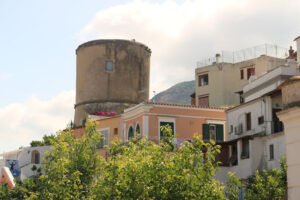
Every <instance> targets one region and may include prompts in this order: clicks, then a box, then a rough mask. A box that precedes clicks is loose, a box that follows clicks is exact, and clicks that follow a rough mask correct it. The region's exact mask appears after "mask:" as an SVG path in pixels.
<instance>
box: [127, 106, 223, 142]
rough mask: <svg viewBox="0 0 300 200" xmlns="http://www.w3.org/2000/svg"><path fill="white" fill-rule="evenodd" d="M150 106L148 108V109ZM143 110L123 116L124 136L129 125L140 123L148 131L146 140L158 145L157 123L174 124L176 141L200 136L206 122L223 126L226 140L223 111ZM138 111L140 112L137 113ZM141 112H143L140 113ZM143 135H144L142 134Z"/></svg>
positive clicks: (189, 109) (179, 107)
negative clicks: (167, 122)
mask: <svg viewBox="0 0 300 200" xmlns="http://www.w3.org/2000/svg"><path fill="white" fill-rule="evenodd" d="M149 106H150V107H149ZM141 107H144V110H143V109H141V108H136V109H133V110H130V111H128V112H126V111H125V113H124V114H123V117H124V123H125V126H126V133H125V134H126V136H127V132H128V128H129V126H130V125H135V124H136V123H137V122H139V123H141V124H140V125H141V128H142V129H144V127H145V129H146V130H148V135H147V137H148V139H150V140H152V141H154V142H156V143H159V139H160V134H159V129H160V127H159V122H160V121H169V122H174V128H175V133H176V134H177V139H178V141H183V140H188V139H192V137H193V135H194V134H197V135H202V124H203V123H208V120H210V121H211V122H214V123H219V124H224V139H225V140H226V128H225V127H226V122H225V112H224V110H223V109H209V108H197V107H184V106H172V105H157V104H156V105H153V104H152V105H144V106H142V104H141ZM139 109H140V112H138V111H139ZM142 110H143V111H142ZM143 134H144V135H145V133H144V132H143Z"/></svg>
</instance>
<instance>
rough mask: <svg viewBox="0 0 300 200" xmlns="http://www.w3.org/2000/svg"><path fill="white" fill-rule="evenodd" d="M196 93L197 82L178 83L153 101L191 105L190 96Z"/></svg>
mask: <svg viewBox="0 0 300 200" xmlns="http://www.w3.org/2000/svg"><path fill="white" fill-rule="evenodd" d="M194 92H195V81H194V80H192V81H184V82H181V83H177V84H176V85H173V86H172V87H170V88H168V89H167V90H165V91H162V92H160V93H158V94H157V95H155V96H154V97H153V98H152V99H151V101H152V102H153V101H154V102H160V103H172V104H184V105H190V104H191V97H190V95H191V94H192V93H194Z"/></svg>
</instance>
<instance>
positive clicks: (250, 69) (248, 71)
mask: <svg viewBox="0 0 300 200" xmlns="http://www.w3.org/2000/svg"><path fill="white" fill-rule="evenodd" d="M254 75H255V68H254V67H250V68H247V80H249V78H250V76H254Z"/></svg>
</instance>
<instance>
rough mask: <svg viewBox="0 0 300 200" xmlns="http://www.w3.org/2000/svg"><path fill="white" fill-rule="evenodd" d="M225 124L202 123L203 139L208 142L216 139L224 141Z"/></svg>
mask: <svg viewBox="0 0 300 200" xmlns="http://www.w3.org/2000/svg"><path fill="white" fill-rule="evenodd" d="M223 127H224V125H223V124H202V133H203V140H204V141H206V142H208V141H210V140H214V141H216V142H223V141H224V128H223Z"/></svg>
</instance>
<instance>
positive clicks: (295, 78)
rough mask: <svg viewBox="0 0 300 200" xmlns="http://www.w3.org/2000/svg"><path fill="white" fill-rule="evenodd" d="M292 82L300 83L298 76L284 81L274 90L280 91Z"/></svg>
mask: <svg viewBox="0 0 300 200" xmlns="http://www.w3.org/2000/svg"><path fill="white" fill-rule="evenodd" d="M299 37H300V36H299ZM293 81H300V76H293V77H291V78H289V79H288V80H286V81H284V82H283V83H281V84H280V85H279V86H278V87H277V88H276V89H281V88H282V86H284V85H286V84H288V83H290V82H293Z"/></svg>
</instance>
